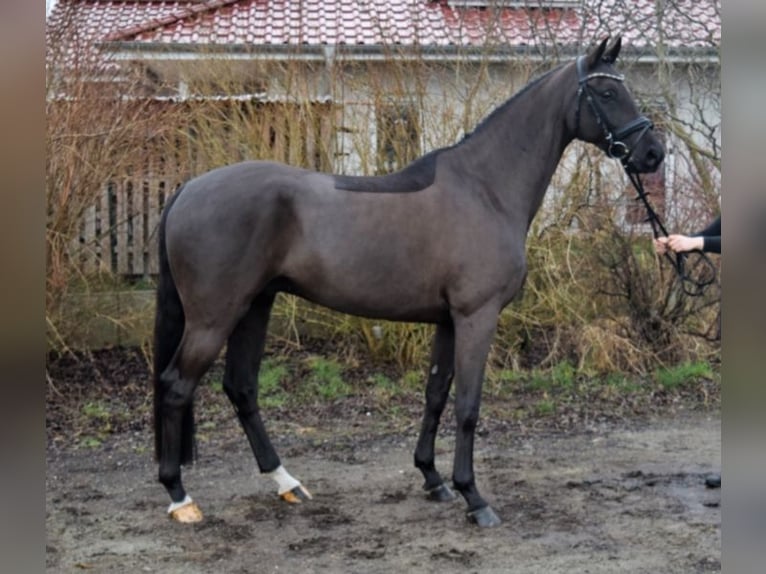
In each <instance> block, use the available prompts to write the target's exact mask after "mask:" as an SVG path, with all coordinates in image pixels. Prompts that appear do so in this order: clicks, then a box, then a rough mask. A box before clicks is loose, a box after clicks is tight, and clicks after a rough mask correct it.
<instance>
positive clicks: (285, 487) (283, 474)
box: [266, 465, 301, 495]
mask: <svg viewBox="0 0 766 574" xmlns="http://www.w3.org/2000/svg"><path fill="white" fill-rule="evenodd" d="M266 476H268V477H271V478H273V479H274V480H275V481H276V483H277V487H278V490H277V493H278V494H280V495H282V494H284V493H285V492H290V491H291V490H292V489H294V488H295V487H296V486H300V485H301V483H300V482H298V481H297V480H295V479H294V478H293V477H292V476H290V473H289V472H287V471H286V470H285V467H284V466H281V465H280V466H279V468H277V470H274V471H272V472H267V473H266Z"/></svg>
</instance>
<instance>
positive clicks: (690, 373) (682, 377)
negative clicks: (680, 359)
mask: <svg viewBox="0 0 766 574" xmlns="http://www.w3.org/2000/svg"><path fill="white" fill-rule="evenodd" d="M713 377H714V374H713V370H712V369H711V368H710V365H708V364H707V363H702V362H696V363H692V362H686V363H681V364H680V365H675V366H673V367H666V368H661V369H657V370H656V371H655V372H654V380H655V381H656V382H657V383H659V384H660V385H661V386H662V387H663V388H665V389H677V388H679V387H682V386H683V385H685V384H688V383H692V382H694V381H696V380H698V379H712V378H713Z"/></svg>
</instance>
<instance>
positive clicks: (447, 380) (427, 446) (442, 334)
mask: <svg viewBox="0 0 766 574" xmlns="http://www.w3.org/2000/svg"><path fill="white" fill-rule="evenodd" d="M454 374H455V330H454V328H453V326H452V323H449V324H444V325H437V327H436V333H435V334H434V339H433V346H432V349H431V364H430V373H429V375H428V383H427V385H426V406H425V411H424V413H423V423H422V425H421V428H420V437H419V438H418V445H417V447H416V449H415V466H416V467H418V468H419V469H420V471H421V472H422V473H423V476H424V477H425V484H424V485H423V489H424V490H425V491H426V492H427V493H428V498H429V499H430V500H436V501H438V502H445V501H449V500H454V499H455V494H454V493H453V492H452V491H451V490H450V488H449V487H448V486H447V485H446V484H444V480H443V479H442V477H441V475H440V474H439V471H438V470H436V466H435V464H434V460H435V454H434V446H435V441H436V431H437V430H438V428H439V420H440V418H441V415H442V412H444V406H445V405H446V404H447V397H448V396H449V389H450V386H451V384H452V378H453V376H454Z"/></svg>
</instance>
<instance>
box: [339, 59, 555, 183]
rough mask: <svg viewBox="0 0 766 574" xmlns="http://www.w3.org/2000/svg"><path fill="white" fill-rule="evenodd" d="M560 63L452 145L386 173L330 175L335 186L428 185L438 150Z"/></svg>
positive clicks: (541, 79) (490, 119)
mask: <svg viewBox="0 0 766 574" xmlns="http://www.w3.org/2000/svg"><path fill="white" fill-rule="evenodd" d="M564 65H565V64H561V65H559V66H557V67H555V68H553V69H551V70H548V71H547V72H545V73H544V74H542V75H540V76H538V77H537V78H535V79H533V80H532V81H530V82H529V83H527V85H525V86H524V87H523V88H522V89H521V90H519V91H518V92H516V93H515V94H514V95H513V96H511V97H510V98H509V99H508V100H506V101H505V102H504V103H502V104H500V105H499V106H498V107H496V108H495V109H494V110H493V111H492V112H491V113H490V114H489V115H488V116H487V117H485V118H484V119H483V120H482V121H481V122H480V123H479V124H478V125H477V126H476V127H475V128H474V129H473V131H471V132H468V133H467V134H465V135H464V136H463V138H462V139H461V140H460V141H459V142H457V143H454V144H452V145H449V146H445V147H441V148H437V149H435V150H432V151H430V152H428V153H427V154H425V155H424V156H421V157H419V158H418V159H416V160H414V161H413V162H411V163H410V164H408V165H406V166H405V167H404V168H402V169H400V170H399V171H395V172H393V173H389V174H386V175H378V176H375V175H333V178H334V180H335V187H336V188H337V189H344V190H348V191H363V192H375V193H406V192H411V191H419V190H421V189H425V188H426V187H428V186H429V185H431V184H432V183H433V181H434V178H435V177H436V161H437V159H438V157H439V155H440V154H441V153H443V152H444V151H446V150H450V149H454V148H456V147H458V146H460V145H461V144H462V143H464V142H465V141H467V140H468V139H470V138H471V137H472V136H473V135H474V134H476V133H477V132H480V131H481V130H482V128H483V127H484V126H486V125H487V124H488V123H490V122H491V121H492V120H493V119H494V118H496V117H497V116H498V115H500V114H501V113H502V112H503V111H504V110H505V109H506V108H508V107H509V106H511V105H513V104H514V102H516V101H517V100H518V99H519V98H520V97H521V96H522V95H524V94H525V93H526V92H528V91H529V90H530V89H532V88H533V87H534V86H536V85H537V84H539V83H540V82H542V81H543V80H545V79H546V78H547V77H548V76H550V75H551V74H552V73H553V72H555V71H556V70H558V69H559V68H561V67H563V66H564Z"/></svg>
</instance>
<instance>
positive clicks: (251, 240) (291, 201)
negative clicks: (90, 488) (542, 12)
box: [154, 37, 664, 526]
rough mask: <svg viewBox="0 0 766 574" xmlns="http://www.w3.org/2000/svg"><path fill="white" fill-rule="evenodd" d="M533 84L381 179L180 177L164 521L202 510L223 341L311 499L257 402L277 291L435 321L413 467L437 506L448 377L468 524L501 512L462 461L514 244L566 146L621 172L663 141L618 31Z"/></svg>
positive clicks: (162, 432) (263, 465) (161, 325)
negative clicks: (208, 426)
mask: <svg viewBox="0 0 766 574" xmlns="http://www.w3.org/2000/svg"><path fill="white" fill-rule="evenodd" d="M607 40H608V39H604V41H603V42H601V43H600V44H599V45H598V46H596V47H594V48H593V49H592V50H590V51H589V52H588V53H587V54H586V55H584V56H581V57H579V58H578V59H577V60H575V61H573V62H571V63H568V64H565V65H562V66H559V67H557V68H555V69H553V70H551V71H550V72H548V73H546V74H545V75H543V76H541V77H540V78H538V79H536V80H534V81H532V82H531V83H530V84H529V85H527V86H526V87H525V88H524V89H523V90H521V91H520V92H519V93H518V94H516V95H515V96H514V97H512V98H511V99H510V100H508V101H507V102H506V103H504V104H502V105H501V106H499V107H498V108H497V109H496V110H495V111H494V112H493V113H492V114H490V115H489V116H488V117H487V118H486V119H485V120H484V121H483V122H482V123H481V124H480V125H479V126H478V127H477V128H476V130H475V131H474V132H473V133H472V134H470V135H469V136H466V137H465V138H464V139H463V140H462V141H460V142H459V143H457V144H455V145H453V146H450V147H445V148H442V149H438V150H436V151H433V152H431V153H429V154H427V155H425V156H423V157H421V158H420V159H418V160H416V161H415V162H413V163H412V164H411V165H409V166H407V167H405V168H404V169H402V170H401V171H399V172H396V173H392V174H389V175H384V176H380V177H354V176H344V175H332V174H325V173H317V172H313V171H308V170H305V169H299V168H295V167H289V166H286V165H283V164H279V163H274V162H266V161H249V162H243V163H238V164H235V165H230V166H227V167H222V168H219V169H215V170H213V171H210V172H208V173H205V174H203V175H201V176H199V177H196V178H194V179H192V180H191V181H189V182H187V183H186V184H185V185H183V186H182V187H181V188H180V189H179V190H178V192H177V193H176V194H175V195H174V196H173V197H172V198H171V200H170V201H169V202H168V204H167V206H166V207H165V210H164V212H163V216H162V220H161V224H160V233H159V238H160V247H159V249H160V262H161V271H160V278H159V286H158V290H157V315H156V325H155V359H154V360H155V364H154V372H155V381H154V400H155V447H156V456H157V459H158V461H159V480H160V482H162V484H163V485H164V486H165V488H166V489H167V491H168V493H169V495H170V498H171V501H172V503H171V506H170V509H169V512H170V514H171V516H172V517H173V518H175V519H176V520H179V521H182V522H193V521H197V520H200V519H201V518H202V515H201V513H200V511H199V509H198V507H197V505H196V504H195V503H194V502H193V501H192V500H191V498H190V497H189V496H188V495H187V494H186V491H185V490H184V488H183V486H182V482H181V465H182V464H184V463H188V462H190V461H191V460H192V457H193V450H194V446H193V444H194V438H193V432H194V428H193V413H192V404H193V394H194V390H195V387H196V386H197V384H198V382H199V380H200V378H201V377H202V376H203V374H204V373H205V372H206V371H207V369H208V368H209V367H210V365H211V364H212V363H213V361H214V360H215V359H216V357H217V356H218V354H219V352H220V351H221V349H222V348H223V346H224V345H226V346H227V350H226V371H225V378H224V383H223V384H224V389H225V391H226V394H227V396H228V397H229V399H230V400H231V402H232V404H233V405H234V409H235V410H236V413H237V416H238V418H239V420H240V422H241V424H242V427H243V429H244V431H245V434H246V435H247V438H248V440H249V442H250V445H251V447H252V450H253V453H254V455H255V458H256V461H257V463H258V467H259V469H260V471H261V472H262V473H266V474H268V475H269V476H271V477H272V478H273V479H274V480H275V481H276V482H277V485H278V492H279V494H280V495H282V496H283V498H285V499H286V500H288V501H291V502H295V501H300V500H305V499H308V498H310V495H309V493H308V491H307V490H306V489H305V488H304V487H303V486H302V485H301V484H300V482H298V481H297V480H296V479H294V478H293V477H292V476H290V474H289V473H288V472H287V471H286V470H285V468H284V467H283V466H282V464H281V462H280V459H279V457H278V455H277V453H276V451H275V450H274V447H273V446H272V444H271V442H270V440H269V437H268V435H267V433H266V429H265V427H264V424H263V422H262V420H261V415H260V412H259V408H258V369H259V366H260V363H261V355H262V353H263V349H264V340H265V337H266V330H267V324H268V321H269V313H270V310H271V307H272V303H273V301H274V297H275V295H276V294H277V293H278V292H280V291H281V292H287V293H294V294H296V295H298V296H300V297H303V298H305V299H307V300H309V301H313V302H315V303H318V304H320V305H324V306H326V307H329V308H331V309H334V310H337V311H340V312H343V313H350V314H353V315H359V316H364V317H375V318H381V319H389V320H398V321H414V322H427V323H433V324H435V325H436V332H435V336H434V339H433V349H432V355H431V364H430V369H429V373H430V374H429V376H428V381H427V384H426V393H425V395H426V407H425V414H424V416H423V422H422V428H421V431H420V436H419V438H418V442H417V447H416V449H415V465H416V466H417V468H419V469H420V470H421V471H422V473H423V475H424V477H425V485H424V488H425V490H426V491H427V493H428V495H427V496H428V498H430V499H431V500H437V501H443V500H450V499H452V498H454V496H455V495H454V494H453V493H452V491H451V490H450V488H449V487H448V486H447V485H445V484H444V481H443V479H442V477H441V476H440V475H439V473H438V472H437V470H436V468H435V466H434V440H435V437H436V431H437V426H438V424H439V419H440V417H441V414H442V410H443V409H444V406H445V403H446V401H447V396H448V394H449V390H450V386H451V383H452V380H453V377H454V379H455V413H456V419H457V429H456V444H455V458H454V467H453V474H452V481H453V485H454V488H456V489H457V490H458V492H459V493H460V494H461V495H462V496H463V497H464V498H465V501H466V503H467V505H468V517H469V519H470V520H471V521H472V522H474V523H476V524H478V525H479V526H494V525H496V524H499V523H500V519H499V518H498V517H497V515H496V514H495V513H494V511H493V510H492V508H491V507H490V506H489V505H488V504H487V502H486V501H485V500H484V498H482V496H481V495H480V494H479V491H478V489H477V488H476V483H475V480H474V471H473V445H474V431H475V428H476V423H477V420H478V417H479V403H480V400H481V388H482V379H483V374H484V364H485V361H486V359H487V354H488V352H489V348H490V343H491V341H492V338H493V336H494V333H495V328H496V325H497V320H498V315H499V314H500V312H501V311H502V309H503V308H504V307H505V306H506V305H507V304H508V303H509V302H510V301H511V300H512V299H513V298H514V296H515V295H517V293H518V292H519V289H520V287H521V285H522V283H523V281H524V279H525V277H526V261H525V240H526V235H527V230H528V228H529V225H530V222H531V221H532V218H533V217H534V216H535V213H536V212H537V210H538V208H539V207H540V204H541V202H542V199H543V195H544V194H545V191H546V188H547V187H548V184H549V182H550V180H551V177H552V175H553V173H554V171H555V169H556V166H557V165H558V163H559V160H560V158H561V155H562V153H563V152H564V149H565V148H566V147H567V145H568V144H569V143H570V142H571V141H572V140H574V139H576V138H577V139H580V140H584V141H586V142H590V143H593V144H595V145H597V146H598V147H600V148H601V149H602V150H604V151H605V152H606V153H607V154H609V155H610V156H611V157H615V158H618V159H620V160H621V161H622V162H623V164H624V165H625V167H626V168H628V169H629V170H631V171H633V172H636V173H642V172H649V171H654V170H656V169H657V167H658V166H659V165H660V162H661V161H662V159H663V155H664V150H663V148H662V145H661V144H660V143H659V141H658V140H657V138H656V137H655V136H654V134H653V132H652V131H651V128H652V124H651V122H650V121H649V120H648V119H647V118H645V117H643V116H642V115H640V114H639V112H638V110H637V108H636V104H635V102H634V100H633V98H632V97H631V95H630V93H629V92H628V90H627V89H626V87H625V86H624V84H623V76H621V75H619V74H618V73H617V71H616V70H615V69H614V67H613V65H614V62H615V60H616V58H617V55H618V53H619V51H620V45H621V41H620V38H619V37H617V39H616V40H615V41H614V42H612V43H611V44H608V42H607Z"/></svg>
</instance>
